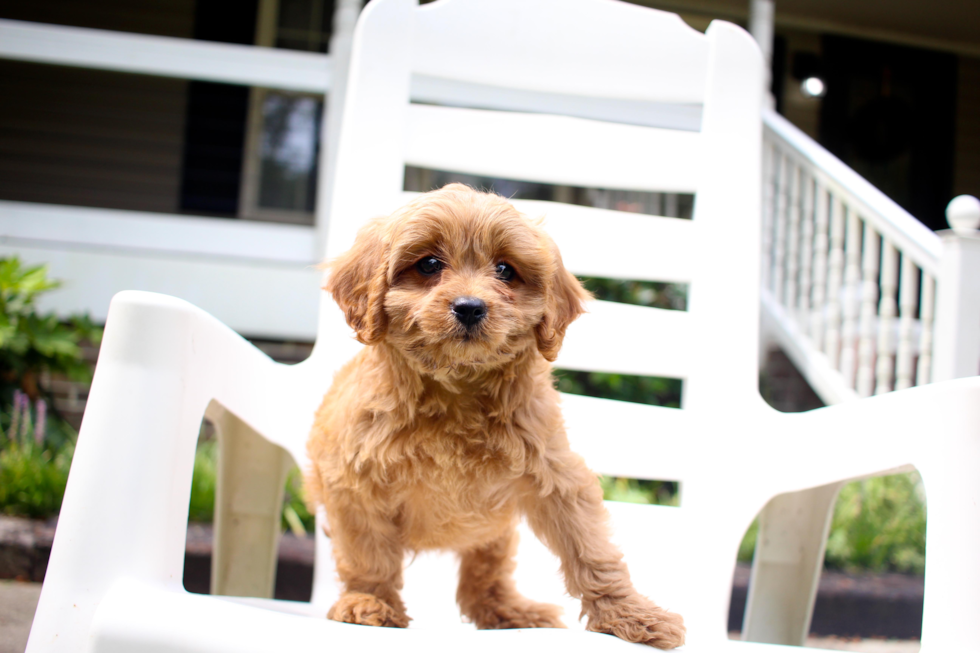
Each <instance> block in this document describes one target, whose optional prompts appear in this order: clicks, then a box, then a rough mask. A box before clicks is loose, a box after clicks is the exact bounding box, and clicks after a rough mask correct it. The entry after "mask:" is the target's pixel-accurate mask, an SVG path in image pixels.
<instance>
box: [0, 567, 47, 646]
mask: <svg viewBox="0 0 980 653" xmlns="http://www.w3.org/2000/svg"><path fill="white" fill-rule="evenodd" d="M40 595H41V585H40V584H39V583H21V582H18V581H16V580H0V653H24V647H26V646H27V634H28V633H29V632H30V631H31V621H33V620H34V608H36V607H37V599H38V597H39V596H40Z"/></svg>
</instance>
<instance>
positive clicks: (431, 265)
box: [415, 256, 442, 277]
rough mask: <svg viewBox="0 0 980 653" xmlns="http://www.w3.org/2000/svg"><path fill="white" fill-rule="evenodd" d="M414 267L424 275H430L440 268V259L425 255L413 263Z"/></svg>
mask: <svg viewBox="0 0 980 653" xmlns="http://www.w3.org/2000/svg"><path fill="white" fill-rule="evenodd" d="M415 269H416V270H418V271H419V272H421V273H422V274H424V275H425V276H427V277H430V276H432V275H433V274H435V273H436V272H438V271H439V270H441V269H442V261H440V260H439V259H437V258H435V257H434V256H426V257H425V258H424V259H422V260H420V261H419V262H418V263H416V264H415Z"/></svg>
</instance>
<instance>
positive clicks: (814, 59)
mask: <svg viewBox="0 0 980 653" xmlns="http://www.w3.org/2000/svg"><path fill="white" fill-rule="evenodd" d="M792 61H793V63H792V67H791V68H790V74H791V75H792V76H793V77H794V78H795V79H798V80H800V92H801V93H803V97H807V98H811V99H816V98H822V97H823V96H824V95H826V94H827V82H826V78H825V77H824V74H823V61H822V60H821V59H820V56H819V55H818V54H816V53H814V52H794V53H793V60H792Z"/></svg>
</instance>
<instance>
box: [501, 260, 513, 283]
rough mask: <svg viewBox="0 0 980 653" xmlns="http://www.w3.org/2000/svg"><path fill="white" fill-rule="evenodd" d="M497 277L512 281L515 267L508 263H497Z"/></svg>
mask: <svg viewBox="0 0 980 653" xmlns="http://www.w3.org/2000/svg"><path fill="white" fill-rule="evenodd" d="M497 278H498V279H500V280H501V281H511V280H512V279H513V278H514V268H513V266H510V265H508V264H506V263H497Z"/></svg>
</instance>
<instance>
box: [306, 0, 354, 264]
mask: <svg viewBox="0 0 980 653" xmlns="http://www.w3.org/2000/svg"><path fill="white" fill-rule="evenodd" d="M361 5H362V0H338V1H337V4H336V8H335V9H334V14H333V34H332V35H331V36H330V59H331V62H332V67H333V70H332V71H331V82H330V90H329V91H328V92H327V97H326V102H325V105H324V106H325V107H326V111H325V112H324V114H325V115H324V118H323V121H324V122H323V129H321V130H320V152H321V155H320V156H321V158H320V171H319V180H318V181H319V185H318V188H319V192H318V193H317V198H316V247H317V250H316V251H317V256H322V255H323V254H324V253H325V252H326V251H327V224H328V222H329V221H330V215H329V211H330V197H331V195H333V184H332V182H331V180H332V179H333V177H334V174H333V168H334V162H335V161H336V159H337V136H338V135H339V134H340V125H341V119H342V118H343V112H344V98H345V97H346V96H347V69H348V68H349V67H350V53H351V46H352V44H353V41H354V26H355V25H356V24H357V17H358V16H359V15H360V13H361Z"/></svg>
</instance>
